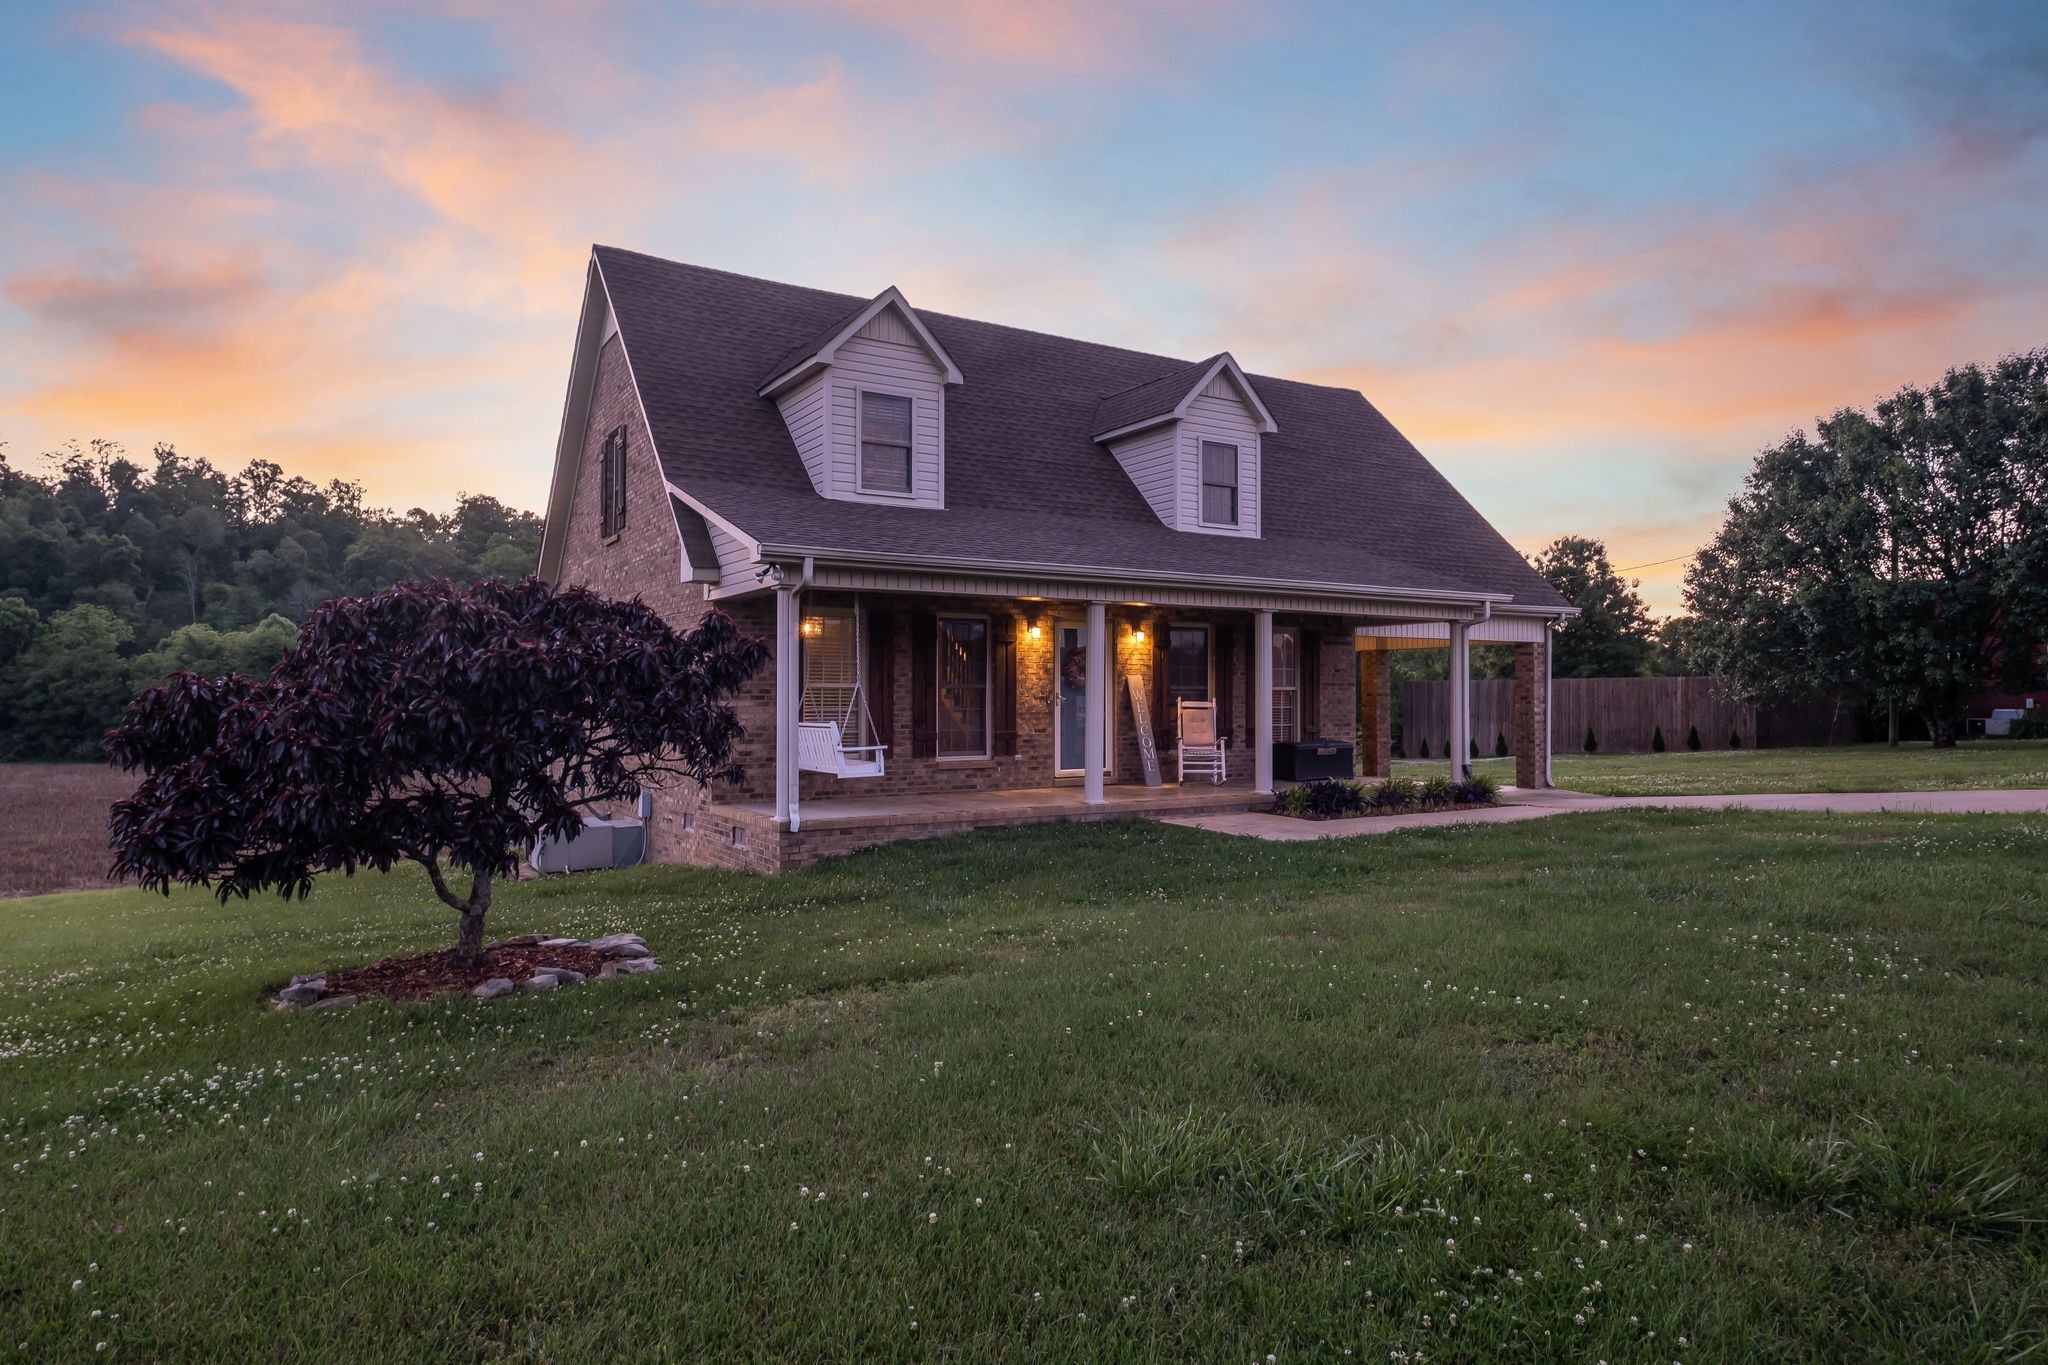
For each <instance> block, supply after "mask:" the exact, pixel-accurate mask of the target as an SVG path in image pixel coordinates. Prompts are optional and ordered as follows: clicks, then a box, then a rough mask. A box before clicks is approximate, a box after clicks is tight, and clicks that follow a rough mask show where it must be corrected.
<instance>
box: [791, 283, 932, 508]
mask: <svg viewBox="0 0 2048 1365" xmlns="http://www.w3.org/2000/svg"><path fill="white" fill-rule="evenodd" d="M958 383H960V370H959V367H958V366H956V365H954V364H953V358H952V357H951V356H949V355H947V354H946V348H945V347H943V346H941V345H940V344H939V339H938V338H937V337H935V336H933V335H932V333H931V329H930V328H929V327H927V326H925V324H924V319H923V318H920V317H919V316H918V315H917V311H916V310H915V309H913V308H912V307H911V306H910V303H909V301H908V300H907V299H905V298H904V297H903V294H902V292H901V291H899V290H897V289H894V288H889V289H884V290H883V291H882V292H881V293H879V294H877V295H876V296H875V297H874V298H872V299H870V300H869V301H868V302H867V303H865V304H863V305H862V306H861V307H859V308H857V309H855V310H854V311H853V312H852V313H850V314H848V315H847V316H845V317H843V318H841V319H840V320H839V321H837V322H835V323H833V324H832V326H831V328H830V329H829V330H828V331H826V332H825V333H824V334H823V335H822V336H820V337H818V338H817V339H816V340H814V341H810V342H806V343H805V344H804V345H802V346H799V347H797V348H796V349H795V350H794V351H791V352H790V353H789V354H788V355H787V356H785V357H783V359H782V360H781V362H780V363H778V364H777V365H776V367H775V370H774V372H773V375H772V377H771V378H769V380H768V382H766V383H765V384H763V385H762V386H761V396H762V397H763V398H772V399H774V400H775V406H776V407H777V408H778V409H780V410H781V413H782V420H783V422H784V423H786V424H787V425H788V427H789V438H790V441H791V443H792V444H794V445H795V446H796V453H797V455H798V456H799V457H801V458H802V460H803V462H804V472H805V473H806V474H808V475H810V478H811V486H812V487H813V488H815V489H817V490H818V495H819V496H820V497H825V498H837V499H841V500H843V501H847V502H876V503H886V504H888V505H890V506H892V507H926V508H930V509H932V510H934V511H938V510H941V509H943V508H944V507H945V505H946V390H947V389H949V388H952V387H953V386H954V385H956V384H958Z"/></svg>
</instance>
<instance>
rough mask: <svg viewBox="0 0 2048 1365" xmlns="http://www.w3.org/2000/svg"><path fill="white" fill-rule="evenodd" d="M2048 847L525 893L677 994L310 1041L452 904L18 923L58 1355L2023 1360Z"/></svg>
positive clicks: (30, 1201) (418, 1022)
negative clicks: (375, 971)
mask: <svg viewBox="0 0 2048 1365" xmlns="http://www.w3.org/2000/svg"><path fill="white" fill-rule="evenodd" d="M2044 894H2048V821H2044V820H2043V819H2042V818H2039V817H2024V816H2012V817H1983V816H1979V817H1908V816H1889V815H1887V816H1855V817H1828V816H1819V815H1814V816H1807V815H1760V814H1754V813H1742V812H1700V811H1651V810H1643V811H1624V812H1613V813H1606V814H1598V815H1575V816H1564V817H1559V818H1556V819H1551V820H1545V821H1539V822H1533V823H1529V824H1523V825H1511V826H1493V827H1487V828H1477V827H1463V828H1447V829H1433V830H1421V831H1414V832H1408V833H1401V834H1394V835H1390V836H1388V837H1385V838H1381V839H1371V840H1363V839H1354V840H1332V841H1328V842H1324V843H1318V844H1301V845H1284V846H1283V845H1273V844H1263V843H1257V842H1253V841H1248V840H1237V839H1230V838H1226V837H1221V836H1212V835H1205V834H1201V833H1198V832H1195V831H1190V830H1182V829H1174V828H1168V827H1164V826H1158V825H1146V824H1132V823H1117V824H1108V825H1098V826H1086V827H1084V826H1067V827H1047V828H1039V829H1035V830H1016V831H1006V832H1001V833H990V834H982V835H973V836H967V837H964V838H959V839H951V840H945V841H939V842H934V843H929V844H922V845H901V846H898V847H895V848H892V849H887V850H883V851H880V852H878V853H873V854H867V855H861V856H858V857H854V858H850V859H845V860H841V861H839V862H836V863H832V864H828V865H826V866H823V867H820V868H816V869H813V870H811V871H809V872H805V873H802V874H798V875H795V876H790V877H786V878H779V879H765V878H748V877H740V876H733V875H725V874H713V873H703V872H694V871H688V870H682V869H674V868H647V869H640V870H635V871H631V872H625V873H614V874H599V875H588V876H582V877H577V878H573V879H555V880H548V881H542V882H535V881H526V882H523V883H520V884H518V885H514V886H510V887H507V888H505V890H504V891H503V893H502V895H501V898H500V900H499V906H498V908H497V909H495V910H494V911H493V920H494V927H495V929H496V931H497V932H500V933H507V934H509V933H513V932H518V931H528V930H535V931H537V930H547V931H556V932H565V933H573V934H578V935H591V934H597V933H601V932H605V931H610V930H623V929H631V930H638V931H640V932H641V933H643V934H645V936H646V937H647V939H648V941H649V943H650V944H651V945H653V947H654V948H655V950H656V952H657V953H658V954H659V955H660V957H661V959H662V960H663V962H664V963H665V964H666V967H665V969H664V970H663V971H661V972H659V973H657V974H655V975H652V976H648V977H643V978H636V979H631V980H622V981H618V982H612V983H605V984H601V985H599V984H593V985H586V986H580V987H572V988H566V989H564V990H561V991H558V992H556V993H554V994H552V995H545V996H532V997H526V996H521V997H514V998H510V999H506V1000H501V1001H495V1002H491V1003H488V1004H482V1003H478V1002H475V1001H472V1000H469V999H467V998H461V999H452V1000H442V1001H438V1002H432V1003H427V1004H418V1005H403V1006H401V1005H391V1004H383V1003H375V1004H365V1005H361V1006H358V1007H356V1008H354V1009H351V1010H346V1011H338V1012H331V1013H287V1014H278V1013H273V1012H270V1011H268V1010H266V1009H265V1008H264V1006H263V1002H262V993H263V991H264V990H265V989H266V988H267V987H272V986H275V985H277V984H279V983H281V982H282V981H284V980H285V979H286V977H287V976H288V975H289V974H290V973H292V972H295V971H304V970H308V969H310V968H313V967H318V966H338V965H345V964H349V963H355V962H361V961H365V960H368V959H371V958H374V957H377V956H379V955H382V954H386V953H393V952H403V951H413V950H418V949H421V948H425V947H430V946H437V945H439V944H441V943H444V942H446V941H447V940H448V938H449V936H450V934H451V933H452V926H451V925H450V924H449V923H448V921H447V919H446V918H445V916H444V915H443V914H442V913H440V912H438V911H437V909H436V908H435V907H434V905H433V904H432V903H431V900H430V897H429V896H428V894H427V890H426V887H425V884H424V880H423V879H422V878H420V877H417V876H411V875H394V876H390V877H377V876H364V877H359V878H357V879H355V880H354V881H343V880H334V881H330V882H327V883H323V884H322V885H321V887H320V888H319V889H318V890H316V891H315V893H314V894H313V897H312V899H311V900H310V901H308V902H305V903H303V904H283V903H280V902H278V901H275V900H264V901H257V902H253V903H246V904H242V903H238V904H234V905H229V906H227V907H220V906H218V905H216V904H215V903H213V902H212V901H211V900H210V899H208V898H207V897H206V896H205V895H203V894H201V893H191V894H179V895H177V896H174V897H172V898H170V899H168V900H166V899H164V898H161V897H154V896H148V895H143V894H140V893H138V892H134V891H112V892H97V893H86V894H72V895H61V896H51V897H43V898H36V899H27V900H17V901H12V902H7V903H5V904H0V1170H4V1183H0V1220H4V1227H5V1235H4V1236H0V1333H4V1335H0V1352H11V1353H12V1354H13V1355H14V1357H15V1358H20V1359H32V1360H71V1359H95V1360H106V1359H137V1360H165V1359H184V1360H263V1361H272V1360H298V1359H324V1360H334V1359H353V1360H437V1361H438V1360H565V1361H566V1360H586V1359H596V1358H606V1359H655V1358H664V1359H678V1360H699V1359H758V1360H849V1359H862V1360H866V1359H900V1360H923V1359H930V1360H980V1359H1009V1360H1033V1361H1035V1360H1046V1359H1052V1360H1075V1359H1082V1360H1159V1361H1168V1360H1171V1361H1181V1360H1234V1361H1249V1362H1258V1361H1266V1360H1273V1361H1293V1360H1310V1359H1314V1360H1327V1359H1344V1358H1347V1357H1349V1358H1352V1359H1361V1360H1374V1361H1398V1362H1412V1361H1420V1360H1431V1361H1454V1360H1474V1361H1476V1360H1485V1361H1494V1360H1510V1361H1581V1360H1583V1361H1593V1360H1607V1361H1617V1362H1618V1361H1670V1360H1677V1361H1683V1362H1700V1361H1753V1360H1760V1359H1769V1360H1801V1361H1821V1360H1830V1361H1833V1360H1875V1359H1910V1360H1926V1361H1944V1362H1947V1361H1990V1360H2007V1359H2018V1358H2021V1357H2024V1356H2028V1355H2029V1354H2030V1353H2031V1354H2032V1356H2033V1357H2034V1358H2039V1357H2040V1355H2041V1354H2042V1353H2043V1351H2044V1349H2048V1348H2044V1342H2048V1295H2044V1292H2043V1288H2042V1286H2043V1285H2044V1283H2048V1230H2044V1227H2043V1223H2042V1220H2043V1218H2044V1216H2048V1101H2044V1099H2043V1096H2044V1095H2048V990H2044V986H2048V904H2044Z"/></svg>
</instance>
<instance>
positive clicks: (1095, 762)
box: [1081, 602, 1116, 806]
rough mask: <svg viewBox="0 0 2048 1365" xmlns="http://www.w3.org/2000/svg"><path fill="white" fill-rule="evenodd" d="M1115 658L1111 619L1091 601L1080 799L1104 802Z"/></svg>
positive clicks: (1100, 607) (1101, 605) (1099, 605)
mask: <svg viewBox="0 0 2048 1365" xmlns="http://www.w3.org/2000/svg"><path fill="white" fill-rule="evenodd" d="M1115 676H1116V660H1114V659H1112V658H1110V657H1109V622H1108V616H1107V613H1106V610H1105V608H1104V606H1103V604H1102V603H1100V602H1090V603H1089V604H1088V681H1087V690H1086V691H1085V692H1084V693H1083V696H1082V701H1083V705H1082V711H1083V713H1084V714H1085V715H1086V720H1085V721H1084V722H1083V725H1082V730H1083V734H1082V742H1081V749H1082V758H1081V762H1082V768H1081V799H1082V800H1083V801H1085V802H1087V803H1088V804H1089V805H1091V806H1099V805H1101V804H1102V801H1103V797H1102V770H1103V769H1104V768H1106V767H1108V766H1109V689H1110V686H1111V683H1112V680H1113V679H1114V677H1115Z"/></svg>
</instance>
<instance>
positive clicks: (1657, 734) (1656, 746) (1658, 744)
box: [1650, 725, 1664, 754]
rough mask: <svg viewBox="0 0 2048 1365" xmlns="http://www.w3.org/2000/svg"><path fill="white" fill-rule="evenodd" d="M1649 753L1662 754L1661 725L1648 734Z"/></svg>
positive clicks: (1662, 735) (1662, 730)
mask: <svg viewBox="0 0 2048 1365" xmlns="http://www.w3.org/2000/svg"><path fill="white" fill-rule="evenodd" d="M1650 752H1651V753H1653V754H1661V753H1663V752H1664V727H1663V726H1661V725H1660V726H1658V727H1657V728H1656V729H1655V730H1652V731H1651V732H1650Z"/></svg>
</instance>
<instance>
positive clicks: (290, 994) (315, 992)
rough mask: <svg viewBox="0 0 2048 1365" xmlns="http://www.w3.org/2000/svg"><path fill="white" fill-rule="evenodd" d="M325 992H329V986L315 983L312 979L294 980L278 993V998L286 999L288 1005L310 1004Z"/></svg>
mask: <svg viewBox="0 0 2048 1365" xmlns="http://www.w3.org/2000/svg"><path fill="white" fill-rule="evenodd" d="M325 994H327V987H326V986H324V985H315V984H314V983H313V982H311V981H298V980H294V981H293V982H292V984H291V985H289V986H286V987H285V988H284V989H283V990H281V991H279V992H278V993H277V998H278V999H279V1000H282V1001H284V1003H285V1004H287V1005H310V1004H312V1003H313V1002H314V1001H315V1000H318V999H319V998H320V997H321V996H323V995H325Z"/></svg>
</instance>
